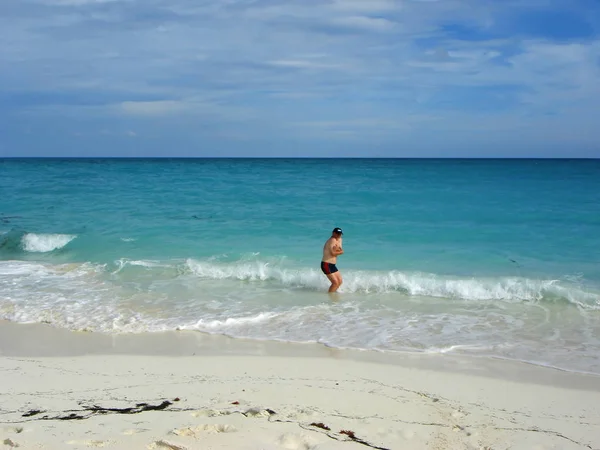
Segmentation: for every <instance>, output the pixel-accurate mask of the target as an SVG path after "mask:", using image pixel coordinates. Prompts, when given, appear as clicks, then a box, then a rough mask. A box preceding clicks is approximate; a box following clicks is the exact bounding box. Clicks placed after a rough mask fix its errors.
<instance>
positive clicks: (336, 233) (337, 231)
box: [331, 227, 344, 238]
mask: <svg viewBox="0 0 600 450" xmlns="http://www.w3.org/2000/svg"><path fill="white" fill-rule="evenodd" d="M331 234H332V235H333V236H335V237H337V238H340V237H342V234H344V232H343V231H342V229H341V228H338V227H335V228H334V229H333V231H332V232H331Z"/></svg>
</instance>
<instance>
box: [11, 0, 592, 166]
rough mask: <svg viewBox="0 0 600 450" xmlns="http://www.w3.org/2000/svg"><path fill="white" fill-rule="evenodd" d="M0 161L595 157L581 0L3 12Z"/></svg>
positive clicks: (62, 7)
mask: <svg viewBox="0 0 600 450" xmlns="http://www.w3.org/2000/svg"><path fill="white" fill-rule="evenodd" d="M0 41H1V42H2V46H0V156H29V155H32V156H36V155H37V156H96V155H106V156H163V155H164V156H392V157H396V156H397V157H407V156H408V157H431V156H433V157H440V156H442V157H450V156H461V157H463V156H480V157H489V156H510V157H515V156H516V157H529V156H533V157H538V156H547V157H553V156H561V157H565V156H571V157H600V125H599V124H600V119H598V117H597V116H598V110H599V107H598V105H600V2H598V1H597V0H563V1H556V0H519V1H516V0H498V1H492V0H402V1H393V0H287V1H278V0H212V1H205V0H194V1H192V0H2V2H0Z"/></svg>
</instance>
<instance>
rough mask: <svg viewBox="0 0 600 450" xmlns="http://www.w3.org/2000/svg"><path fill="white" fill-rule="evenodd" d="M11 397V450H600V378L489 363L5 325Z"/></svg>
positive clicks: (1, 356) (5, 409) (3, 367)
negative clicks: (371, 449)
mask: <svg viewBox="0 0 600 450" xmlns="http://www.w3.org/2000/svg"><path fill="white" fill-rule="evenodd" d="M0 386H2V388H1V389H0V392H2V396H1V399H2V401H1V402H0V442H3V443H4V445H5V446H7V447H6V448H16V447H17V446H19V448H26V449H29V448H35V449H45V450H58V449H64V448H69V449H89V448H97V447H102V448H110V449H124V450H125V449H127V450H130V449H161V450H164V449H167V450H168V449H171V450H192V449H198V450H200V449H207V448H210V449H256V450H258V449H265V450H266V449H268V450H275V449H288V450H290V449H291V450H296V449H298V450H344V449H350V450H352V449H354V450H359V449H365V448H378V449H382V450H390V449H397V448H404V449H423V450H424V449H437V450H443V449H457V450H458V449H469V450H481V449H487V450H491V449H494V450H496V449H499V448H511V449H522V450H525V449H527V450H529V449H532V448H535V449H538V450H550V449H554V448H561V449H567V450H569V449H573V450H576V449H582V448H587V449H600V377H598V376H593V375H585V374H577V373H571V372H563V371H560V370H554V369H549V368H544V367H540V366H533V365H529V364H525V363H518V362H511V361H505V360H498V359H489V358H488V359H486V358H483V357H464V356H460V355H441V354H434V355H431V354H429V355H428V354H402V355H387V354H382V353H378V352H370V351H352V350H339V349H332V348H329V347H325V346H319V345H315V344H292V343H281V342H268V341H266V342H262V341H250V340H240V339H233V338H228V337H225V336H215V335H207V334H204V333H199V332H190V331H182V332H167V333H160V334H155V335H152V334H150V335H148V334H145V335H104V334H98V333H89V332H73V331H68V330H61V329H56V328H53V327H51V326H49V325H43V324H31V325H23V324H15V323H10V322H2V321H0Z"/></svg>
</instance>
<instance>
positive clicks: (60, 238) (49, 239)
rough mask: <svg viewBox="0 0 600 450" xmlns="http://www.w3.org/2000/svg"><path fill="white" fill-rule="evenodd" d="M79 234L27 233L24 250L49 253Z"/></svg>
mask: <svg viewBox="0 0 600 450" xmlns="http://www.w3.org/2000/svg"><path fill="white" fill-rule="evenodd" d="M76 237H77V236H75V235H71V234H36V233H27V234H25V235H24V236H23V237H22V239H21V243H22V245H23V250H25V251H26V252H32V253H47V252H52V251H54V250H58V249H61V248H63V247H64V246H65V245H67V244H68V243H69V242H71V241H72V240H73V239H75V238H76Z"/></svg>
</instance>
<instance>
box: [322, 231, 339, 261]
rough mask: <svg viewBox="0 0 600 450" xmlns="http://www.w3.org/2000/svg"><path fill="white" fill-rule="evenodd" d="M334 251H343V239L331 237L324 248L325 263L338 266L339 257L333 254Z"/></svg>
mask: <svg viewBox="0 0 600 450" xmlns="http://www.w3.org/2000/svg"><path fill="white" fill-rule="evenodd" d="M334 249H339V250H341V249H342V238H339V239H336V238H334V237H330V238H329V239H327V242H325V245H324V246H323V261H324V262H326V263H331V264H337V256H336V255H334V254H333V250H334Z"/></svg>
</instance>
